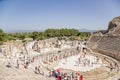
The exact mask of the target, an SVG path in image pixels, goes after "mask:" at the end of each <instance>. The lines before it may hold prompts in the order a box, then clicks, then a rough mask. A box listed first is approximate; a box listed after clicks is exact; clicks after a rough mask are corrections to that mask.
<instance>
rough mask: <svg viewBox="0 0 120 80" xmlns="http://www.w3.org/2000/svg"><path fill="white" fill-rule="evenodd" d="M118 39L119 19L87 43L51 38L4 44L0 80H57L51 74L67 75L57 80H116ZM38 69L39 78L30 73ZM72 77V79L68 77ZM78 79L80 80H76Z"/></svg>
mask: <svg viewBox="0 0 120 80" xmlns="http://www.w3.org/2000/svg"><path fill="white" fill-rule="evenodd" d="M119 35H120V17H116V18H114V19H113V20H112V21H110V23H109V26H108V30H106V31H97V32H95V33H93V34H92V35H91V37H90V38H89V40H88V41H78V40H76V41H69V40H68V41H65V40H58V39H57V38H51V39H47V40H42V41H31V42H28V43H26V44H23V43H22V42H21V41H15V42H9V43H6V44H5V45H2V47H1V52H0V80H59V79H57V78H55V77H53V76H51V77H50V72H51V70H60V72H61V75H62V74H64V73H65V75H66V74H67V77H68V78H67V79H65V78H64V77H65V75H64V76H63V78H64V79H61V80H120V71H119V70H120V48H119V47H120V36H119ZM33 58H34V61H33V62H31V60H33ZM9 60H10V62H9ZM16 60H19V68H16ZM27 61H29V65H27V66H28V67H27V68H26V67H25V66H26V62H27ZM8 62H9V64H10V67H9V68H8V67H6V65H7V64H8ZM78 62H79V63H78ZM38 65H39V66H40V74H36V73H35V72H34V71H35V67H36V66H38ZM17 66H18V65H17ZM73 73H74V76H75V77H73V76H71V75H72V74H73ZM78 73H79V75H78ZM61 75H60V76H61ZM80 75H83V78H82V79H78V77H79V76H80Z"/></svg>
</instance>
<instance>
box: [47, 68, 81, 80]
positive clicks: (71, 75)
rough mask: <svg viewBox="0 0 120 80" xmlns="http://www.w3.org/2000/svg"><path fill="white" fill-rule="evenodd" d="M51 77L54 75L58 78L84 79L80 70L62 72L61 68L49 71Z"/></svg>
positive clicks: (58, 79)
mask: <svg viewBox="0 0 120 80" xmlns="http://www.w3.org/2000/svg"><path fill="white" fill-rule="evenodd" d="M49 77H54V78H56V79H57V80H83V75H80V73H79V72H71V73H67V72H61V71H60V70H59V69H57V70H53V71H50V72H49Z"/></svg>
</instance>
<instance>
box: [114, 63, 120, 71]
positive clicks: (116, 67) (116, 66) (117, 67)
mask: <svg viewBox="0 0 120 80" xmlns="http://www.w3.org/2000/svg"><path fill="white" fill-rule="evenodd" d="M114 65H115V69H117V72H119V66H118V64H117V62H115V64H114Z"/></svg>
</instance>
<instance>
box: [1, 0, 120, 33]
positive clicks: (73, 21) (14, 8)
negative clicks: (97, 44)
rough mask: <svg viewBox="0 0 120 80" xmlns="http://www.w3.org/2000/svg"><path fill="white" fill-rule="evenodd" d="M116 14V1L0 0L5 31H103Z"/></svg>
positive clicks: (118, 3)
mask: <svg viewBox="0 0 120 80" xmlns="http://www.w3.org/2000/svg"><path fill="white" fill-rule="evenodd" d="M117 16H120V0H0V28H1V29H2V30H3V31H5V32H7V31H15V30H37V31H39V30H40V31H41V30H45V29H48V28H55V29H56V28H75V29H83V28H85V29H89V30H103V29H104V30H105V29H107V28H108V23H109V22H110V21H111V20H112V19H113V18H114V17H117Z"/></svg>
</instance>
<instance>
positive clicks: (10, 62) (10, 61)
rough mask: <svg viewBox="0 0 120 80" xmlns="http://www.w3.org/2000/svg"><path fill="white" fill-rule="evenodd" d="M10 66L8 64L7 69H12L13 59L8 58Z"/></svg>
mask: <svg viewBox="0 0 120 80" xmlns="http://www.w3.org/2000/svg"><path fill="white" fill-rule="evenodd" d="M7 62H8V64H7V67H8V68H10V67H12V60H11V57H9V58H8V61H7Z"/></svg>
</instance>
